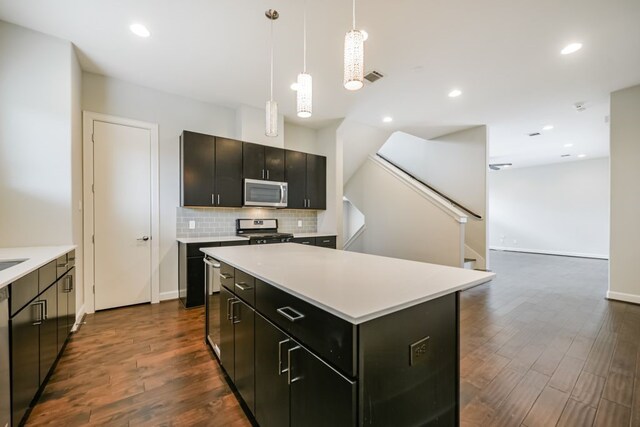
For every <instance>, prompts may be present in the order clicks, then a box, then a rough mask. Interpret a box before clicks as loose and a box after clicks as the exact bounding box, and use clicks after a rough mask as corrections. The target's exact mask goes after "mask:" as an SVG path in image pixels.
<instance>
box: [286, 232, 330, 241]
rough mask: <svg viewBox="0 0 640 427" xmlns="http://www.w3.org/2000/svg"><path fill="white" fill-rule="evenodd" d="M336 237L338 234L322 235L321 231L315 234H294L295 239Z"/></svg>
mask: <svg viewBox="0 0 640 427" xmlns="http://www.w3.org/2000/svg"><path fill="white" fill-rule="evenodd" d="M335 236H337V234H336V233H321V232H319V231H317V232H314V233H293V237H294V239H295V238H299V239H304V238H305V237H335Z"/></svg>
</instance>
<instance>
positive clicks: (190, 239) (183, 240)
mask: <svg viewBox="0 0 640 427" xmlns="http://www.w3.org/2000/svg"><path fill="white" fill-rule="evenodd" d="M177 240H178V242H180V243H210V242H234V241H238V240H249V238H248V237H242V236H217V237H180V238H178V239H177Z"/></svg>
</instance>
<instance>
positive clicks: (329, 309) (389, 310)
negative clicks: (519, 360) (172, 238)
mask: <svg viewBox="0 0 640 427" xmlns="http://www.w3.org/2000/svg"><path fill="white" fill-rule="evenodd" d="M208 249H209V248H202V249H200V251H201V252H203V253H205V254H207V255H209V256H211V257H215V259H217V260H218V261H222V262H224V263H226V264H229V265H230V266H232V267H234V268H237V269H239V270H242V271H244V272H245V273H247V274H250V275H251V276H253V277H255V278H256V279H260V280H262V281H263V282H266V283H268V284H270V285H271V286H274V287H276V288H278V289H280V290H283V291H285V292H287V293H288V294H291V295H293V296H295V297H298V298H300V299H301V300H303V301H305V302H308V303H309V304H312V305H314V306H316V307H319V308H321V309H323V310H325V311H327V312H328V313H331V314H333V315H334V316H337V317H339V318H341V319H342V320H346V321H347V322H349V323H351V324H354V325H360V324H362V323H365V322H368V321H369V320H373V319H377V318H379V317H382V316H385V315H387V314H391V313H394V312H396V311H400V310H404V309H405V308H409V307H413V306H415V305H418V304H421V303H423V302H427V301H431V300H434V299H436V298H440V297H442V296H445V295H449V294H452V293H454V292H458V291H461V290H463V289H467V288H470V287H473V286H476V285H480V284H482V283H486V282H489V281H491V280H492V279H493V278H494V277H495V273H493V274H492V275H491V276H487V277H484V278H481V279H477V280H473V281H471V282H467V283H463V284H461V285H459V286H456V287H453V288H449V289H447V290H446V291H442V292H436V293H433V294H431V295H427V296H425V297H423V298H418V299H415V300H412V301H406V302H404V303H401V304H396V305H394V306H390V307H387V308H385V309H384V310H378V311H375V312H372V313H368V314H366V315H364V316H360V317H352V316H349V315H347V314H345V313H342V312H341V311H338V310H336V309H334V308H332V307H329V306H327V305H325V304H322V303H320V302H318V301H316V300H313V299H311V298H309V297H307V296H306V295H302V294H300V293H298V292H296V291H295V290H292V289H290V288H287V287H286V286H282V285H280V284H278V283H276V282H274V281H272V280H270V279H268V278H266V277H262V276H261V275H259V274H256V273H254V272H251V271H246V270H245V269H244V268H242V267H241V266H239V265H237V264H235V263H233V262H229V261H227V260H224V259H220V258H222V257H220V256H215V255H212V254H209V253H208V252H207V250H208ZM212 249H213V248H212ZM331 250H335V249H331Z"/></svg>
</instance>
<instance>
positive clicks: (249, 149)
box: [242, 142, 284, 182]
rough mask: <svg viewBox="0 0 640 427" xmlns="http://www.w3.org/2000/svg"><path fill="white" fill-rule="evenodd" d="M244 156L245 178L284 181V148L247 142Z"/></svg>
mask: <svg viewBox="0 0 640 427" xmlns="http://www.w3.org/2000/svg"><path fill="white" fill-rule="evenodd" d="M243 146H244V153H243V156H242V170H243V174H244V178H249V179H263V180H268V181H278V182H282V181H284V150H283V149H281V148H276V147H268V146H265V145H259V144H252V143H250V142H245V143H244V144H243Z"/></svg>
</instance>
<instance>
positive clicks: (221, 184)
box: [180, 131, 242, 207]
mask: <svg viewBox="0 0 640 427" xmlns="http://www.w3.org/2000/svg"><path fill="white" fill-rule="evenodd" d="M180 158H181V164H180V167H181V179H182V185H181V187H180V188H181V194H180V205H181V206H198V207H211V206H221V207H241V206H242V142H240V141H236V140H233V139H228V138H219V137H214V136H211V135H204V134H201V133H196V132H189V131H184V132H183V133H182V135H181V137H180Z"/></svg>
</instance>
